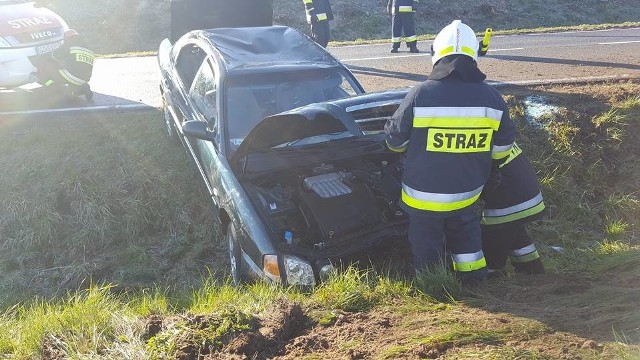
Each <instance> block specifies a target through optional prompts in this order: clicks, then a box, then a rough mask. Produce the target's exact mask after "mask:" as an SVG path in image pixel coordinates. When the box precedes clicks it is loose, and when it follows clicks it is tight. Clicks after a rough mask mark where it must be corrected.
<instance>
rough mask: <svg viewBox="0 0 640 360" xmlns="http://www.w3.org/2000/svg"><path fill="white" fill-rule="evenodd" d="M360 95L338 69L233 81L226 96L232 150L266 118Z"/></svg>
mask: <svg viewBox="0 0 640 360" xmlns="http://www.w3.org/2000/svg"><path fill="white" fill-rule="evenodd" d="M357 93H358V90H356V89H355V88H354V87H353V85H352V84H351V83H350V82H349V80H348V79H347V74H345V73H343V72H342V71H340V70H339V69H335V68H333V69H314V70H305V71H292V72H285V73H282V72H279V73H270V74H261V75H259V76H256V75H251V76H241V77H235V78H232V79H230V80H229V83H228V85H227V92H226V95H225V97H226V107H227V109H226V111H227V115H226V123H227V125H226V126H227V133H228V136H229V143H230V149H231V151H233V150H235V149H236V148H237V147H238V146H239V145H240V144H241V143H242V141H243V140H244V138H245V137H246V136H247V134H249V132H250V131H251V130H252V129H253V128H254V127H255V126H256V125H257V124H258V123H259V122H260V121H262V120H263V119H264V118H265V117H267V116H270V115H273V114H277V113H281V112H283V111H287V110H291V109H294V108H297V107H300V106H304V105H308V104H311V103H316V102H322V101H328V100H334V99H339V98H344V97H348V96H349V95H352V94H357Z"/></svg>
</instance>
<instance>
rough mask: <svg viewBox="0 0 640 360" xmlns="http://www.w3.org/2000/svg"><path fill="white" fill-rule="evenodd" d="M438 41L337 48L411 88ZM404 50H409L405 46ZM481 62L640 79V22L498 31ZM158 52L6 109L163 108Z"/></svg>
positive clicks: (494, 72) (497, 76) (517, 76)
mask: <svg viewBox="0 0 640 360" xmlns="http://www.w3.org/2000/svg"><path fill="white" fill-rule="evenodd" d="M430 46H431V41H425V42H419V43H418V48H420V49H421V50H422V51H423V52H422V53H420V54H411V53H409V52H408V51H407V50H408V49H406V48H404V47H403V48H401V51H400V53H398V54H390V53H389V49H390V44H377V45H357V46H343V47H330V48H329V51H330V52H331V53H332V54H334V55H335V56H336V57H337V58H338V59H340V60H342V61H343V62H344V63H345V64H346V65H347V66H348V67H349V68H350V69H351V71H352V72H353V73H354V74H355V76H356V77H357V78H358V79H359V80H360V81H361V82H362V83H363V85H364V87H365V89H366V90H367V91H376V90H385V89H393V88H404V87H408V86H412V85H414V84H416V83H417V82H419V81H422V80H424V79H426V77H427V75H428V73H429V72H430V69H431V56H430V54H429V51H428V50H429V49H430ZM403 51H404V52H403ZM479 66H480V68H481V70H483V71H484V72H485V73H486V74H487V78H488V80H489V81H493V82H498V83H522V84H526V83H530V82H535V83H539V82H543V83H546V82H549V83H552V82H559V81H560V82H562V81H581V80H589V79H607V78H624V77H640V28H633V29H616V30H600V31H585V32H563V33H553V34H530V35H511V36H494V37H493V38H492V40H491V47H490V50H489V53H488V54H487V56H486V57H483V58H480V60H479ZM158 73H159V72H158V66H157V63H156V59H155V57H129V58H116V59H98V60H97V61H96V64H95V68H94V75H93V78H92V80H91V86H92V88H93V90H94V92H95V94H96V95H95V97H94V100H93V101H92V102H87V101H85V100H84V99H77V100H74V101H73V102H67V103H65V104H59V105H56V106H48V107H43V106H42V104H41V103H40V102H38V101H34V99H32V98H33V94H31V93H30V91H29V90H25V89H17V90H14V91H2V92H0V115H7V114H15V113H16V112H18V113H33V112H35V113H38V112H51V111H73V110H75V111H84V110H101V109H144V108H148V107H159V106H161V98H160V94H159V91H158V76H159V75H158Z"/></svg>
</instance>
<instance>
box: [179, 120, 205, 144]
mask: <svg viewBox="0 0 640 360" xmlns="http://www.w3.org/2000/svg"><path fill="white" fill-rule="evenodd" d="M207 126H209V124H208V123H207V122H206V121H199V120H189V121H185V122H184V123H182V132H183V133H184V134H185V135H187V136H191V137H194V138H196V139H201V140H212V134H211V132H209V130H207Z"/></svg>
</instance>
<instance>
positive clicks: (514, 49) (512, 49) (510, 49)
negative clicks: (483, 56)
mask: <svg viewBox="0 0 640 360" xmlns="http://www.w3.org/2000/svg"><path fill="white" fill-rule="evenodd" d="M518 50H524V48H508V49H489V51H488V52H496V51H518Z"/></svg>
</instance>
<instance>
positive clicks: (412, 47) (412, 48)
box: [409, 41, 420, 53]
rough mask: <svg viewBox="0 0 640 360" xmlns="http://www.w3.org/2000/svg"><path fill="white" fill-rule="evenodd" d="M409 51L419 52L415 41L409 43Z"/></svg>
mask: <svg viewBox="0 0 640 360" xmlns="http://www.w3.org/2000/svg"><path fill="white" fill-rule="evenodd" d="M409 52H411V53H419V52H420V50H418V44H417V42H416V41H414V42H412V43H411V44H409Z"/></svg>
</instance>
